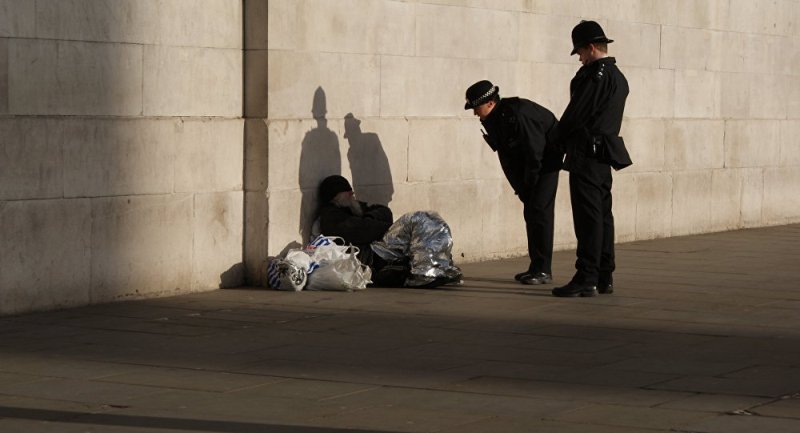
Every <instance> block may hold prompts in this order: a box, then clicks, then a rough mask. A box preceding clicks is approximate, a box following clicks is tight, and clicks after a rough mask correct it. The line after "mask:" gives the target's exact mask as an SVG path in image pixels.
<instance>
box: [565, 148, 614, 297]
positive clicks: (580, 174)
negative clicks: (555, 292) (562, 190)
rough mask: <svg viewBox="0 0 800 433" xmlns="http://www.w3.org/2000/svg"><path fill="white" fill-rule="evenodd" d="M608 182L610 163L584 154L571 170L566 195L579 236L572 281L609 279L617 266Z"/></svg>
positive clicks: (591, 283) (609, 183)
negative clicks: (567, 194)
mask: <svg viewBox="0 0 800 433" xmlns="http://www.w3.org/2000/svg"><path fill="white" fill-rule="evenodd" d="M611 184H612V177H611V167H610V166H609V165H608V164H603V163H601V162H598V161H597V160H596V159H593V158H586V159H584V160H582V161H581V163H580V164H578V165H577V166H576V167H575V168H573V169H571V170H570V173H569V196H570V200H571V201H572V220H573V225H574V228H575V236H576V237H577V238H578V250H577V256H578V259H577V261H576V262H575V269H576V273H575V276H574V277H573V278H572V282H574V283H577V284H590V285H596V284H597V283H598V280H601V281H606V282H608V281H610V278H611V274H612V273H613V272H614V269H615V267H616V265H615V263H614V215H613V214H612V212H611Z"/></svg>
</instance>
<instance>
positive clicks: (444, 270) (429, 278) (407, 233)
mask: <svg viewBox="0 0 800 433" xmlns="http://www.w3.org/2000/svg"><path fill="white" fill-rule="evenodd" d="M371 247H372V251H374V252H375V254H378V255H379V256H381V258H383V259H384V260H386V261H387V262H394V261H402V260H404V259H406V258H408V260H409V262H410V266H411V276H410V277H408V278H407V279H406V282H405V285H406V286H409V287H415V286H422V285H425V284H428V283H431V282H433V281H434V280H436V279H437V278H438V279H440V280H441V279H445V280H447V281H449V282H457V281H460V280H461V276H462V274H461V269H459V268H458V267H456V266H454V265H453V256H452V249H453V236H452V235H451V233H450V226H448V225H447V223H446V222H445V221H444V219H442V217H441V216H439V214H438V213H436V212H432V211H418V212H410V213H407V214H405V215H403V216H401V217H400V218H398V219H397V221H395V222H394V224H392V226H391V227H389V230H388V231H387V232H386V234H385V235H383V238H382V239H381V240H379V241H375V242H373V243H372V244H371Z"/></svg>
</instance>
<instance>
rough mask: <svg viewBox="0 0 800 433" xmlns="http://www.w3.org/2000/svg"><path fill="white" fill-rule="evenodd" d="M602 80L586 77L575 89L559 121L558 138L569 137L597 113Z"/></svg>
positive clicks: (564, 138) (560, 139) (561, 139)
mask: <svg viewBox="0 0 800 433" xmlns="http://www.w3.org/2000/svg"><path fill="white" fill-rule="evenodd" d="M600 84H601V82H600V81H598V80H596V79H594V78H587V79H584V80H583V81H582V82H581V84H580V86H578V87H577V88H576V89H575V92H574V93H573V94H572V97H571V98H570V100H569V104H568V105H567V108H566V109H565V110H564V114H563V115H562V116H561V119H560V120H559V122H558V129H557V137H558V138H557V139H558V140H559V141H563V140H566V139H567V137H569V136H570V135H572V134H573V133H575V131H578V130H580V129H581V128H583V127H585V126H586V124H587V123H588V121H589V119H591V118H592V116H594V115H595V112H596V110H597V106H598V104H597V100H598V96H599V93H600Z"/></svg>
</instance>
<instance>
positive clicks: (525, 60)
mask: <svg viewBox="0 0 800 433" xmlns="http://www.w3.org/2000/svg"><path fill="white" fill-rule="evenodd" d="M246 4H249V5H250V8H252V11H247V12H246V15H247V16H248V17H249V18H248V19H251V20H253V22H255V23H262V24H263V23H264V22H267V23H268V26H267V29H268V31H267V32H266V34H265V32H263V30H262V31H260V32H253V33H252V35H253V36H254V37H246V41H247V42H246V44H251V47H252V48H253V49H254V50H253V51H248V54H246V56H248V57H247V58H248V59H253V62H247V63H251V64H252V65H257V66H255V67H254V69H249V68H248V75H247V76H248V78H250V80H249V81H250V82H251V83H253V87H252V88H249V90H248V94H247V97H248V98H251V97H252V98H253V102H254V104H253V105H252V106H251V105H249V104H248V108H252V111H250V112H248V111H246V113H247V115H248V117H251V118H252V119H248V122H253V123H252V125H253V128H252V131H253V133H252V134H250V135H249V137H250V138H251V139H249V140H248V149H251V150H252V154H253V155H258V156H259V157H260V158H259V160H258V161H255V160H251V159H250V158H248V162H247V165H248V166H253V167H256V169H255V170H254V171H253V172H252V173H253V174H254V178H257V182H253V183H248V184H247V188H248V193H247V194H248V195H247V197H248V198H247V202H248V204H249V203H257V205H255V206H253V209H257V211H255V210H254V212H255V213H253V214H252V215H253V218H252V219H251V220H248V223H247V230H248V236H247V238H248V239H247V242H251V243H252V245H254V248H252V249H247V253H246V254H247V262H248V264H250V263H252V264H254V266H253V268H252V270H253V272H252V273H251V278H254V279H256V280H257V279H258V278H260V277H261V275H260V274H259V271H258V269H259V268H260V267H261V266H262V262H260V261H261V260H263V259H264V258H265V257H266V255H268V254H276V253H278V252H280V251H281V250H282V249H284V248H285V247H286V246H289V245H292V244H293V243H295V242H298V241H300V240H301V239H302V233H303V232H304V227H306V226H307V225H308V224H309V223H310V218H311V216H310V215H312V211H313V205H314V202H315V201H314V200H315V190H314V189H315V187H316V185H317V183H318V182H319V180H320V179H322V178H323V177H325V176H327V175H329V174H333V173H341V174H343V175H345V176H346V177H348V178H357V179H361V180H360V181H357V182H356V183H360V184H361V185H356V189H357V192H358V193H359V194H360V196H361V197H362V198H364V199H367V200H376V201H381V200H383V201H386V200H390V202H389V204H390V206H391V207H392V208H393V209H394V210H395V213H396V214H398V215H399V214H401V213H403V212H407V211H411V210H416V209H434V210H438V211H439V212H440V213H441V214H442V215H443V216H444V217H445V219H446V220H447V221H449V222H450V224H451V226H452V229H453V232H454V236H455V250H456V256H457V258H458V259H459V260H463V261H473V260H481V259H486V258H491V257H504V256H512V255H521V254H524V251H525V242H524V234H523V233H524V226H523V223H522V216H521V215H522V210H521V205H520V203H519V202H518V201H517V200H516V198H515V197H514V196H513V195H512V193H511V192H510V188H509V187H508V186H507V185H506V182H505V180H504V178H503V176H502V173H501V171H500V169H499V165H498V163H497V160H496V157H495V155H494V154H492V152H491V151H490V150H489V149H488V148H487V146H486V145H485V144H484V143H483V141H482V139H481V137H480V133H479V129H480V124H479V122H478V120H477V119H476V118H474V117H473V116H472V114H471V112H467V111H464V110H463V109H462V107H463V99H464V96H463V95H464V90H465V89H466V87H467V86H468V85H470V84H472V83H473V82H475V81H477V80H479V79H484V78H487V79H490V80H492V81H493V82H494V83H495V84H497V85H499V86H500V89H501V93H502V94H504V95H506V96H511V95H519V96H523V97H527V98H529V99H533V100H535V101H537V102H539V103H541V104H543V105H545V106H547V107H549V108H550V109H551V110H552V111H554V112H555V113H556V115H560V114H561V112H562V111H563V109H564V107H565V106H566V103H567V102H568V98H569V92H568V86H569V80H570V79H571V77H572V76H573V75H574V73H575V71H576V70H577V69H578V67H579V66H580V65H579V63H578V61H577V58H576V57H570V55H569V52H570V49H571V43H570V37H569V36H570V31H571V29H572V27H573V26H574V25H575V24H577V23H578V22H579V21H580V20H581V19H595V20H597V21H599V22H600V23H601V24H602V25H603V26H604V28H605V30H606V33H607V34H608V35H609V37H610V38H612V39H615V40H616V42H615V43H613V44H611V45H610V46H609V47H610V54H611V55H613V56H615V57H617V60H618V63H619V65H620V67H621V69H622V71H623V72H624V73H625V74H626V76H627V78H628V80H629V83H630V88H631V94H630V97H629V98H628V105H627V109H626V112H625V115H626V117H625V122H624V126H623V136H624V137H625V139H626V143H627V144H628V146H629V150H630V152H631V156H632V158H633V160H634V163H635V164H634V165H633V166H632V167H630V168H628V169H626V170H624V171H621V172H618V173H615V185H614V191H615V196H614V198H615V203H614V212H615V217H616V222H617V240H618V241H632V240H636V239H649V238H656V237H665V236H675V235H686V234H691V233H700V232H709V231H719V230H728V229H736V228H742V227H754V226H762V225H771V224H782V223H789V222H797V221H800V194H797V193H796V191H797V190H798V189H799V188H800V147H799V146H798V143H797V142H798V140H797V137H798V134H800V121H799V120H798V118H799V117H800V102H798V101H800V75H799V74H798V72H797V68H796V66H797V65H798V64H800V50H799V49H798V48H800V45H799V43H800V23H799V22H798V21H799V20H800V2H798V1H797V0H771V1H764V2H762V1H755V0H675V1H656V0H616V1H608V0H604V1H600V0H592V1H585V0H582V1H577V0H575V1H570V0H527V1H526V0H503V1H500V0H498V1H492V0H460V1H457V0H417V1H391V0H338V1H328V0H269V2H267V1H265V0H260V1H259V0H251V1H248V2H247V3H246ZM256 27H257V26H256V25H251V26H248V28H256ZM262 27H263V26H262ZM256 33H257V34H256ZM248 130H250V129H248ZM266 155H268V158H266V157H265V156H266ZM384 159H385V160H388V169H385V168H379V167H385V163H384V162H382V161H384ZM264 160H266V161H268V163H267V164H265V163H264ZM254 180H255V179H254ZM251 197H252V199H251ZM569 209H570V208H569V196H568V185H567V182H566V175H562V179H561V184H560V186H559V194H558V204H557V223H556V231H557V233H556V247H557V248H562V249H563V248H568V247H573V246H574V245H575V240H574V235H573V231H572V220H571V215H570V210H569ZM257 214H258V215H257ZM267 221H268V224H267V223H266V222H267ZM298 221H300V223H299V224H298ZM255 246H257V248H255Z"/></svg>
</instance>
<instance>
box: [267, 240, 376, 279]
mask: <svg viewBox="0 0 800 433" xmlns="http://www.w3.org/2000/svg"><path fill="white" fill-rule="evenodd" d="M357 254H358V248H357V247H354V246H352V245H344V239H342V238H340V237H335V236H324V235H319V236H317V238H316V239H314V240H313V241H312V242H311V243H309V244H308V245H306V246H305V247H303V248H302V249H292V250H289V251H288V252H287V253H286V255H285V256H284V257H279V258H275V259H273V260H271V261H270V262H269V266H268V268H267V280H268V284H269V287H271V288H273V289H276V290H286V291H295V292H299V291H301V290H303V289H308V290H340V291H349V290H363V289H365V288H366V287H367V284H369V283H371V281H370V278H372V270H371V269H370V268H369V267H368V266H365V265H363V264H361V261H359V260H358V257H357Z"/></svg>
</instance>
